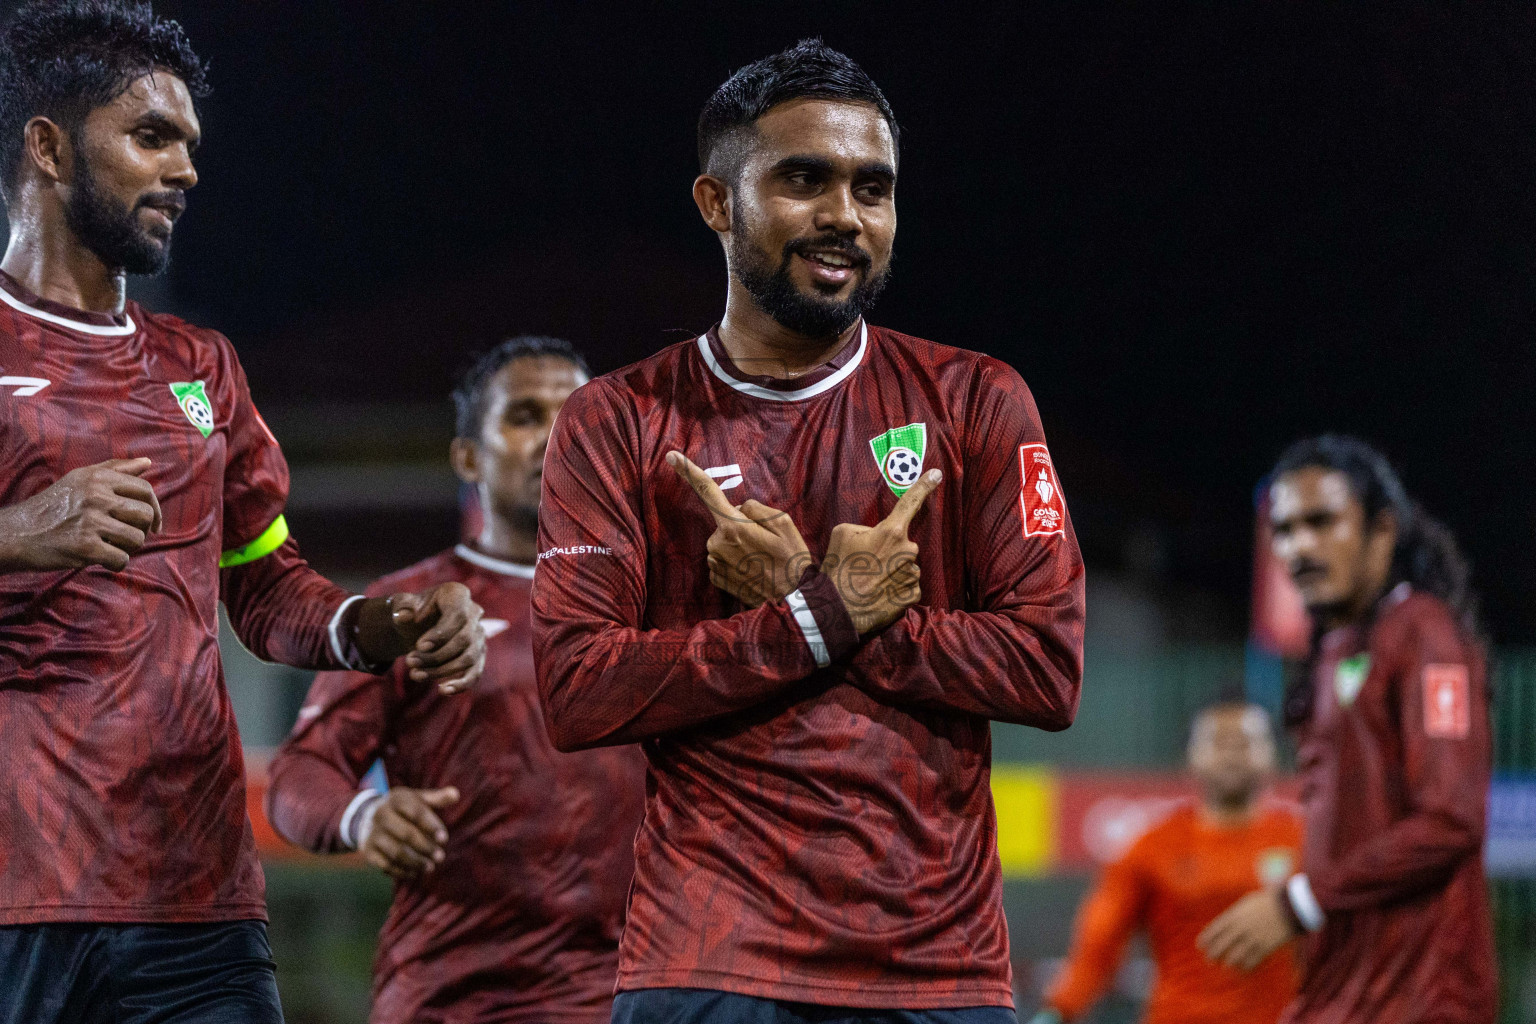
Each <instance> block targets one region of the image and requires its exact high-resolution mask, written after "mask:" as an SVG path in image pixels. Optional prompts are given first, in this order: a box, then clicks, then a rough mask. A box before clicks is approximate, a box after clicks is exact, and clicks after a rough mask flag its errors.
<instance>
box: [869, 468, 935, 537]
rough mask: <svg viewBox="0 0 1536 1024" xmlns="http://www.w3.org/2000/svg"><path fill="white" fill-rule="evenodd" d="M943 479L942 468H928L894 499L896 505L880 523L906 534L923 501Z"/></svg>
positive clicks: (903, 534)
mask: <svg viewBox="0 0 1536 1024" xmlns="http://www.w3.org/2000/svg"><path fill="white" fill-rule="evenodd" d="M943 479H944V471H943V470H942V469H930V470H929V471H928V472H926V473H924V474H923V475H922V476H920V477H918V478H917V483H915V484H913V485H912V486H911V487H909V488H908V489H907V493H906V494H903V495H902V496H901V497H900V498H897V499H896V507H895V508H893V509H891V514H890V515H888V516H886V517H885V522H884V523H882V524H881V525H883V526H887V527H890V528H891V529H894V530H897V531H899V532H900V533H901V535H902V536H903V537H905V536H906V535H907V527H909V526H911V525H912V520H913V519H914V518H916V517H917V513H918V511H919V510H920V509H921V508H922V507H923V502H925V501H927V500H928V495H930V494H932V493H933V492H934V491H935V490H936V489H937V488H938V486H939V484H940V483H941V482H942V481H943Z"/></svg>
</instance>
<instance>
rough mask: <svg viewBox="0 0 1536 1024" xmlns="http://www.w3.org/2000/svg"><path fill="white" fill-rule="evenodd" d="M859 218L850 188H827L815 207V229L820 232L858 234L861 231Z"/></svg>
mask: <svg viewBox="0 0 1536 1024" xmlns="http://www.w3.org/2000/svg"><path fill="white" fill-rule="evenodd" d="M863 226H864V225H863V221H862V220H861V219H860V217H859V203H858V200H857V199H855V198H854V196H853V189H852V187H851V186H845V187H840V188H829V189H827V190H826V192H824V193H823V194H822V196H821V202H820V203H818V204H817V207H816V227H817V229H818V230H820V231H829V232H831V231H835V232H837V233H838V234H858V233H859V231H861V230H862V229H863Z"/></svg>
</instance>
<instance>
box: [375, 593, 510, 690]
mask: <svg viewBox="0 0 1536 1024" xmlns="http://www.w3.org/2000/svg"><path fill="white" fill-rule="evenodd" d="M483 613H484V610H483V609H482V608H481V607H480V606H479V605H478V604H476V603H475V599H474V598H473V597H471V596H470V593H469V588H468V587H466V586H465V585H464V584H462V583H439V584H438V585H437V586H435V587H433V588H432V589H431V590H424V591H422V592H421V593H419V594H406V593H400V594H391V595H390V596H389V597H372V598H369V599H368V600H366V601H363V602H362V603H361V605H360V607H359V609H358V613H357V619H356V627H355V628H356V630H357V649H358V650H359V651H360V652H361V653H362V655H363V657H365V658H367V659H368V661H370V662H372V663H373V664H376V665H379V664H385V663H387V662H391V661H394V660H395V659H396V658H399V657H402V656H403V657H404V658H405V664H406V667H407V668H408V669H409V670H410V677H411V678H412V679H414V680H416V681H417V682H427V681H428V680H433V681H435V682H436V683H437V688H438V689H439V690H441V691H442V692H443V693H457V692H459V691H460V690H462V689H464V688H465V687H467V686H469V685H471V684H472V683H474V682H475V680H477V679H479V678H480V673H481V672H482V671H483V670H484V669H485V630H484V628H482V627H481V625H480V617H481V615H482V614H483Z"/></svg>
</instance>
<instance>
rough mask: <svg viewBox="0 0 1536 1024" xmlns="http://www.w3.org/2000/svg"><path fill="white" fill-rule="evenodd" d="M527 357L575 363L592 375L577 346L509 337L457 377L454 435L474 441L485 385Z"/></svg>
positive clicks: (482, 412)
mask: <svg viewBox="0 0 1536 1024" xmlns="http://www.w3.org/2000/svg"><path fill="white" fill-rule="evenodd" d="M528 356H554V357H556V358H558V359H566V360H569V361H570V362H571V363H574V364H575V366H576V369H578V370H580V371H581V372H582V373H583V374H584V375H586V376H588V377H590V376H592V371H591V370H589V369H587V361H586V359H584V358H583V357H582V355H581V353H580V352H578V351H576V346H575V345H572V344H571V343H570V342H568V341H566V340H565V339H563V338H548V337H544V336H543V335H538V334H520V335H518V336H517V337H515V338H508V339H507V340H506V341H504V342H502V343H501V344H499V345H497V346H496V347H495V348H493V349H491V350H490V351H488V352H484V353H482V354H481V355H479V356H477V357H476V358H475V361H474V362H472V363H471V364H470V365H469V368H468V369H467V370H465V371H464V373H463V375H462V376H461V377H460V378H459V386H458V387H456V388H454V389H453V408H454V436H455V437H463V438H468V439H470V440H474V439H475V438H477V437H479V436H480V426H481V424H482V423H483V422H484V420H485V385H486V384H487V382H489V381H490V379H491V378H492V377H494V376H496V374H497V373H499V372H500V371H501V368H502V367H503V366H506V365H507V364H508V363H510V362H511V361H512V360H514V359H523V358H525V357H528Z"/></svg>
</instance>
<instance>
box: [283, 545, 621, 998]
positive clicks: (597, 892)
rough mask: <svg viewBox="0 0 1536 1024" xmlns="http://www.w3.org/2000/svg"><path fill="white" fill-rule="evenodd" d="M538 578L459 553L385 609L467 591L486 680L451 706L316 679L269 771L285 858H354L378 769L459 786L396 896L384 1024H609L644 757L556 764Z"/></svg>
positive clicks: (352, 678) (396, 777) (411, 693)
mask: <svg viewBox="0 0 1536 1024" xmlns="http://www.w3.org/2000/svg"><path fill="white" fill-rule="evenodd" d="M532 576H533V570H532V569H531V567H528V566H521V565H515V564H512V563H509V562H504V561H500V560H498V559H493V558H489V557H487V556H486V555H484V554H483V553H481V552H478V551H474V550H472V549H471V548H468V547H465V546H463V545H461V546H459V547H458V548H456V549H454V551H452V552H445V553H443V554H440V555H437V556H434V557H433V558H430V559H427V560H426V561H424V562H421V563H419V564H418V565H415V566H412V567H411V568H409V569H406V570H405V571H403V572H402V573H399V574H397V575H395V576H391V577H389V578H387V579H384V580H381V581H380V582H379V583H378V584H376V585H375V586H374V588H373V592H375V593H379V594H388V593H393V592H395V591H398V590H424V589H426V588H428V587H432V586H436V585H437V584H439V583H447V582H453V581H457V582H459V583H463V584H464V585H465V586H467V587H468V588H469V589H470V592H471V593H472V594H473V595H474V598H475V601H476V602H478V603H479V604H480V606H481V607H482V608H484V609H485V615H486V618H485V620H484V621H485V627H486V637H487V641H488V642H487V652H486V663H485V673H484V675H482V676H481V677H480V681H479V682H478V683H477V684H476V685H475V686H474V688H472V689H471V690H470V691H469V692H467V693H464V694H458V695H455V696H452V697H444V696H443V695H441V694H439V693H438V692H437V690H436V687H435V686H434V685H433V684H431V683H415V682H412V681H411V680H410V678H409V676H408V674H407V673H406V672H405V671H404V668H403V666H397V667H396V669H395V670H394V671H393V672H391V674H390V675H388V676H386V677H379V676H370V675H366V674H364V673H361V672H328V673H323V674H321V675H320V676H318V677H317V678H316V680H315V683H314V686H313V687H311V689H310V692H309V697H308V699H307V700H306V701H305V703H304V707H303V709H302V710H301V711H300V713H299V720H298V723H297V724H296V725H295V726H294V730H293V735H292V736H290V737H289V739H288V741H287V742H286V743H284V744H283V746H282V748H281V749H280V750H279V751H278V753H277V755H276V757H274V758H273V760H272V763H271V767H270V778H271V783H270V787H269V788H268V790H267V807H268V815H269V817H270V818H271V820H272V823H273V824H274V825H275V826H276V827H277V829H278V831H279V832H281V833H282V834H283V835H284V836H286V837H287V838H288V839H290V840H291V841H293V842H295V843H297V844H299V845H301V846H304V847H307V848H309V849H311V850H315V851H317V852H330V851H335V850H340V849H345V848H347V846H348V838H347V837H344V836H343V835H342V832H341V830H342V825H343V820H344V819H345V818H346V817H347V816H348V812H349V810H355V809H356V808H357V807H358V806H360V805H359V802H358V800H357V795H358V793H359V792H360V788H359V787H360V780H361V779H362V777H363V775H364V773H366V772H367V770H368V768H369V766H370V765H371V764H372V763H373V761H374V759H375V758H377V757H382V758H383V759H384V765H385V769H386V772H387V774H388V777H389V781H390V783H391V784H392V785H401V786H410V787H415V788H426V789H437V788H440V787H443V786H456V787H458V790H459V794H460V796H459V802H458V803H457V804H454V805H452V806H450V807H447V808H445V809H443V810H441V811H439V812H438V814H439V815H440V816H441V818H442V819H443V824H444V825H445V826H446V827H447V829H448V835H449V839H448V846H447V850H446V856H445V858H444V860H443V862H442V864H440V865H439V866H438V867H437V870H436V871H434V872H432V873H431V874H429V875H426V876H424V877H423V878H421V879H420V880H418V881H414V882H408V883H400V884H397V885H396V887H395V898H394V902H393V904H392V905H391V907H390V911H389V917H388V920H386V922H385V924H384V928H383V931H382V932H381V933H380V936H379V951H378V956H377V958H376V959H375V961H374V1004H373V1016H372V1020H373V1021H374V1022H375V1024H396V1022H398V1024H419V1022H430V1021H444V1022H453V1024H490V1022H496V1024H513V1022H528V1024H536V1022H559V1024H566V1022H572V1024H574V1022H581V1024H596V1022H606V1021H607V1020H608V1016H609V1010H610V1006H611V1003H612V999H613V981H614V976H615V974H616V973H617V970H618V943H619V932H620V930H621V929H622V927H623V921H624V902H625V898H626V896H627V894H628V892H629V882H630V878H631V876H632V875H633V874H634V838H635V830H636V828H638V827H639V824H640V817H641V814H642V811H643V808H644V802H645V760H644V758H643V757H642V756H641V755H640V751H639V749H638V748H637V747H633V746H630V747H612V748H608V749H604V750H590V751H582V752H580V753H575V754H562V753H560V752H558V751H556V750H555V748H554V746H553V745H552V744H551V743H550V739H549V733H548V730H546V729H545V728H544V714H543V711H542V709H541V708H540V706H539V699H538V690H537V687H536V684H535V681H534V674H533V651H532V647H531V645H530V632H531V629H532V624H531V622H530V618H529V611H528V590H529V586H530V580H531V578H532Z"/></svg>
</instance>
